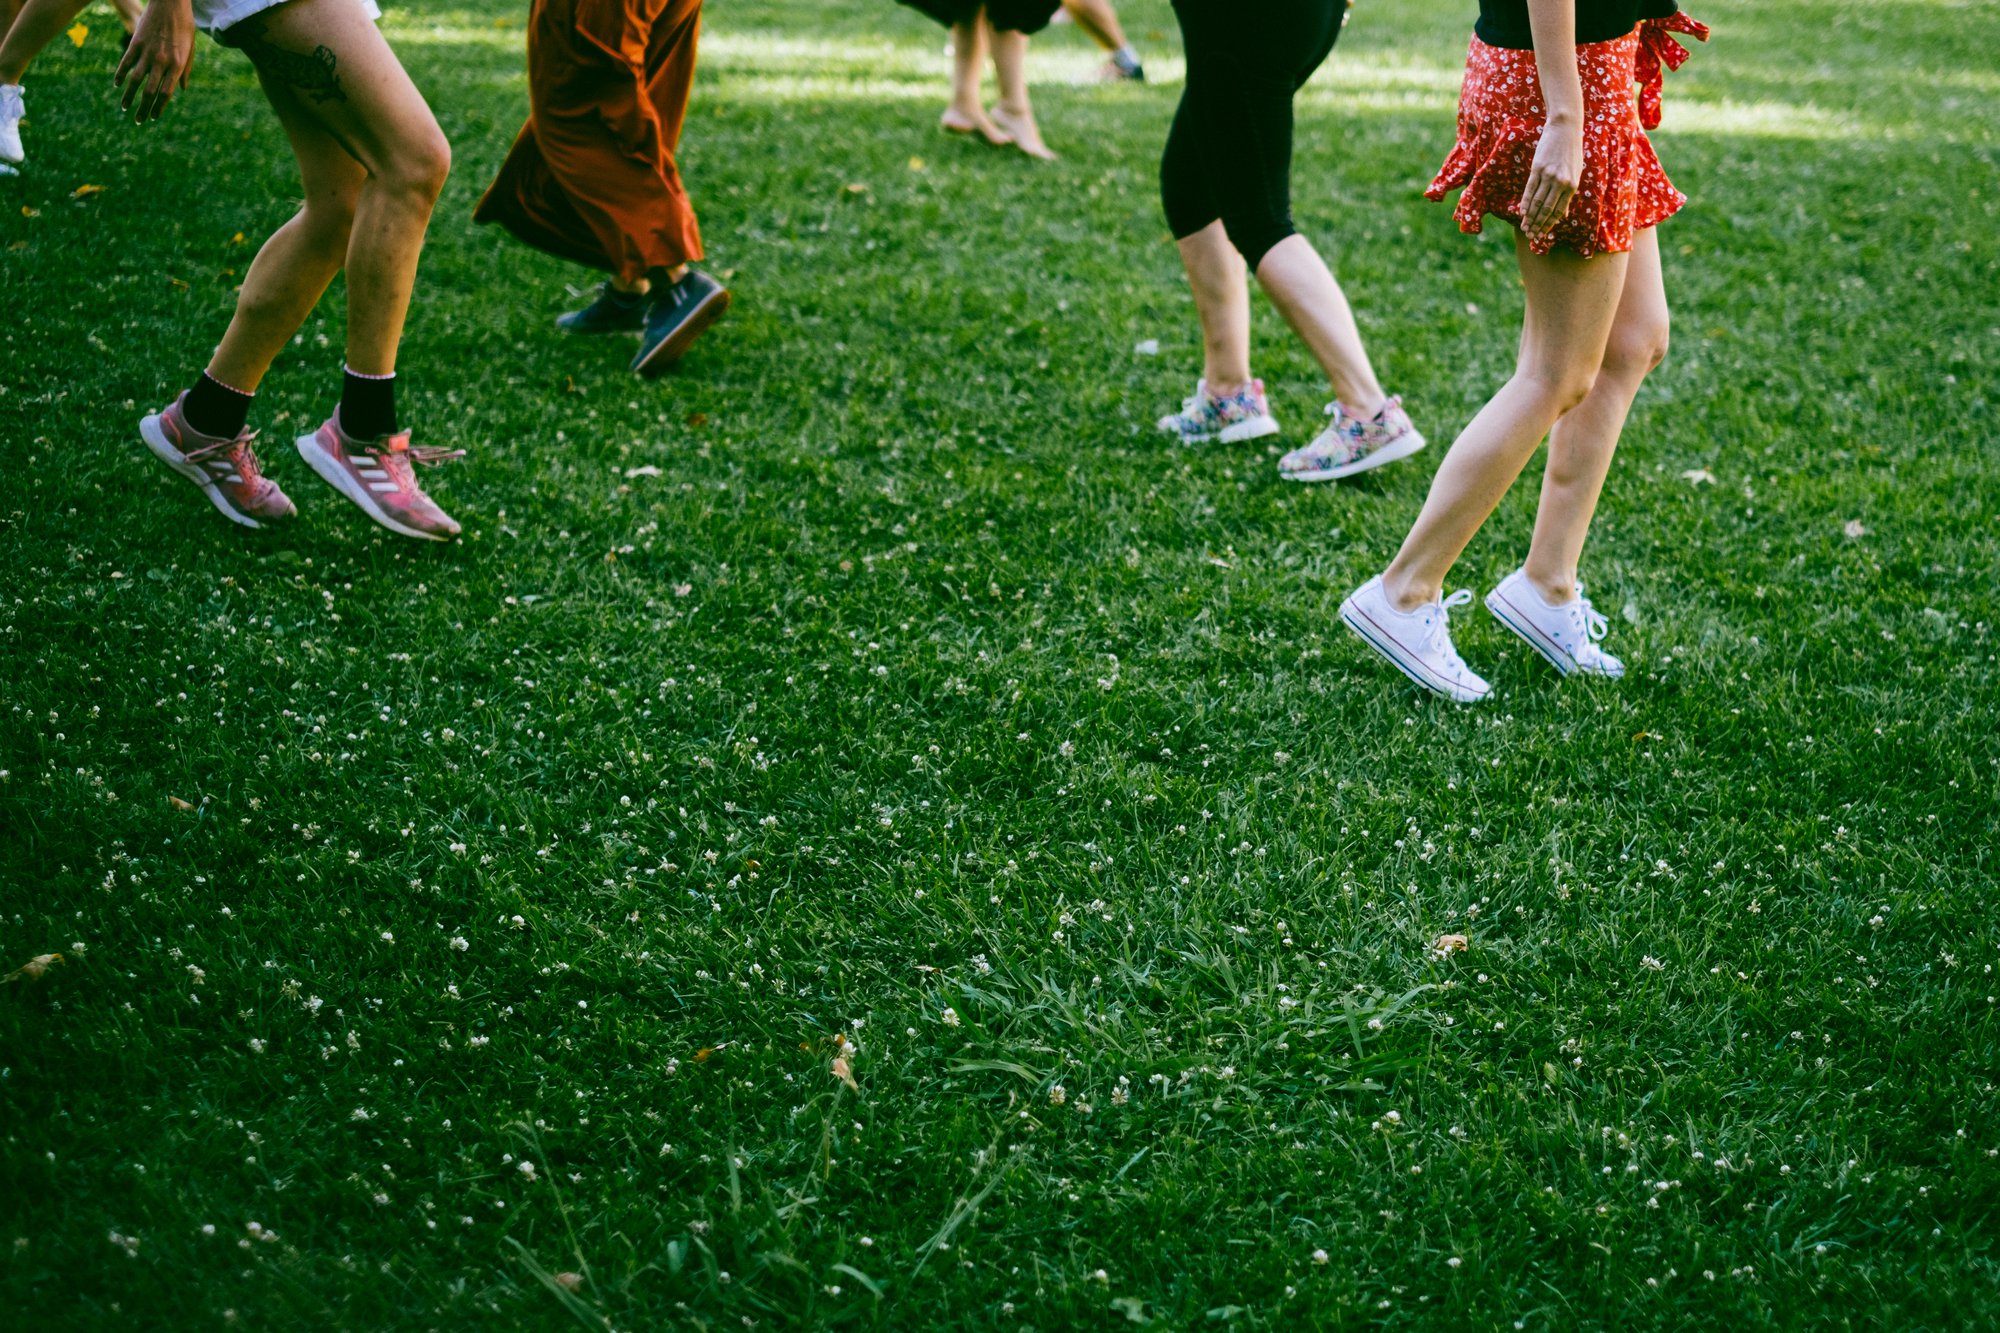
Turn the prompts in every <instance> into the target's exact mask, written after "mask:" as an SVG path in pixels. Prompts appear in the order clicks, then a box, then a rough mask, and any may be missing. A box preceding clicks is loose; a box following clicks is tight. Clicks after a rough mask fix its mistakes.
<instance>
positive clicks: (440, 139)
mask: <svg viewBox="0 0 2000 1333" xmlns="http://www.w3.org/2000/svg"><path fill="white" fill-rule="evenodd" d="M373 174H374V176H375V179H376V181H377V182H378V183H379V184H381V185H383V186H386V187H387V188H389V189H391V190H394V191H395V192H396V193H398V194H401V195H404V196H407V197H408V198H410V199H412V200H416V201H419V202H421V203H422V204H423V205H424V206H425V207H426V208H428V207H429V206H430V205H432V204H434V203H436V202H437V197H438V196H439V195H440V194H442V193H443V192H444V182H445V178H446V177H447V176H449V175H450V174H451V143H450V142H449V141H448V140H447V139H446V138H445V137H444V131H443V130H441V129H439V128H438V127H437V126H436V125H432V126H431V127H430V130H429V132H428V133H426V134H423V135H419V136H415V137H413V138H412V139H411V140H410V141H409V142H406V143H404V144H402V145H400V146H399V147H398V148H397V149H396V151H395V152H394V153H393V154H392V155H391V156H390V157H389V158H388V159H387V160H386V161H384V162H383V163H382V165H381V167H380V169H378V170H377V171H375V172H374V173H373Z"/></svg>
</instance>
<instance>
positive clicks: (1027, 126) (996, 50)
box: [982, 20, 1056, 162]
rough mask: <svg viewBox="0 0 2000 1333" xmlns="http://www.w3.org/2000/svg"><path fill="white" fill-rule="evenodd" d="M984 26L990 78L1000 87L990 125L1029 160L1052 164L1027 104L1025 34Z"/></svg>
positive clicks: (1052, 157)
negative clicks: (990, 54)
mask: <svg viewBox="0 0 2000 1333" xmlns="http://www.w3.org/2000/svg"><path fill="white" fill-rule="evenodd" d="M982 23H984V20H982ZM985 26H986V28H987V37H988V40H989V41H991V42H992V43H993V77H994V79H995V80H996V81H998V83H999V84H1000V100H999V102H998V103H996V104H995V105H994V107H993V122H994V123H995V124H996V125H998V126H999V127H1000V128H1001V129H1002V130H1004V131H1005V132H1006V133H1007V134H1009V135H1010V136H1012V138H1013V140H1014V146H1015V147H1016V148H1018V149H1020V150H1021V151H1022V152H1024V153H1026V154H1027V155H1028V156H1029V157H1033V158H1039V159H1041V160H1042V161H1044V162H1053V161H1055V160H1056V155H1055V154H1054V153H1052V152H1050V151H1049V146H1048V145H1047V144H1045V143H1043V142H1042V131H1041V129H1040V127H1038V126H1037V125H1036V124H1035V109H1034V107H1033V106H1031V105H1030V104H1029V102H1028V34H1027V33H1025V32H996V31H994V30H993V27H992V25H991V24H985Z"/></svg>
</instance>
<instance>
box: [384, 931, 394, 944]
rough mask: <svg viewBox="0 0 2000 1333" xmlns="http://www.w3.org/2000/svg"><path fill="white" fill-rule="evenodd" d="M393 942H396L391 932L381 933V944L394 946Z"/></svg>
mask: <svg viewBox="0 0 2000 1333" xmlns="http://www.w3.org/2000/svg"><path fill="white" fill-rule="evenodd" d="M395 942H396V936H395V933H394V932H393V931H387V930H385V931H383V932H382V943H384V944H394V943H395Z"/></svg>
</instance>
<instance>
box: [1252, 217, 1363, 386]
mask: <svg viewBox="0 0 2000 1333" xmlns="http://www.w3.org/2000/svg"><path fill="white" fill-rule="evenodd" d="M1257 283H1258V285H1259V286H1261V287H1262V288H1263V289H1264V294H1265V295H1266V296H1269V297H1270V298H1271V304H1272V305H1274V306H1276V307H1278V313H1279V314H1281V315H1283V316H1284V317H1285V322H1286V323H1287V324H1289V325H1291V326H1292V329H1293V331H1294V332H1296V333H1297V334H1298V335H1299V338H1300V340H1301V341H1302V342H1304V343H1305V345H1306V350H1308V351H1310V352H1311V353H1312V354H1313V359H1314V360H1315V361H1317V362H1319V365H1320V369H1321V370H1323V371H1325V372H1326V377H1327V379H1328V381H1329V382H1331V383H1332V385H1333V392H1334V395H1335V396H1336V397H1337V398H1339V399H1340V401H1341V402H1342V403H1343V404H1345V405H1346V407H1347V410H1348V411H1349V412H1350V413H1352V414H1353V415H1354V416H1357V417H1359V418H1361V419H1362V420H1363V421H1366V420H1367V419H1368V418H1370V417H1372V416H1374V415H1375V414H1376V413H1377V412H1378V411H1380V410H1381V408H1382V403H1383V401H1384V399H1385V398H1386V396H1387V395H1385V394H1384V393H1383V392H1382V386H1381V384H1379V383H1378V382H1377V381H1376V379H1375V368H1374V367H1373V366H1371V365H1369V363H1368V349H1367V347H1365V346H1364V345H1363V344H1362V342H1361V330H1360V329H1359V328H1358V327H1356V325H1355V323H1354V311H1353V310H1352V309H1350V308H1349V307H1348V304H1347V296H1346V294H1345V293H1343V292H1342V291H1341V290H1340V284H1339V283H1338V282H1336V281H1334V277H1333V272H1332V270H1330V269H1328V268H1327V266H1326V261H1325V260H1323V259H1321V258H1320V257H1319V251H1317V250H1315V249H1313V245H1312V242H1311V241H1308V240H1307V239H1306V238H1305V237H1303V236H1299V235H1296V234H1295V235H1291V236H1287V237H1286V238H1285V239H1284V240H1282V241H1280V242H1278V243H1277V244H1276V245H1274V246H1272V247H1271V249H1270V251H1269V252H1268V253H1267V254H1266V255H1265V256H1264V258H1263V259H1262V260H1261V261H1260V262H1259V263H1258V265H1257Z"/></svg>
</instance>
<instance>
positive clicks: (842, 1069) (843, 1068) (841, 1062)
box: [833, 1055, 861, 1092]
mask: <svg viewBox="0 0 2000 1333" xmlns="http://www.w3.org/2000/svg"><path fill="white" fill-rule="evenodd" d="M833 1076H834V1077H835V1078H837V1079H839V1080H840V1081H841V1082H842V1083H845V1084H846V1085H847V1086H848V1087H850V1088H852V1089H854V1090H855V1091H856V1092H859V1091H861V1085H860V1084H859V1083H856V1082H855V1081H854V1066H852V1065H850V1064H848V1063H847V1057H846V1056H844V1055H836V1056H834V1057H833Z"/></svg>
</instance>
